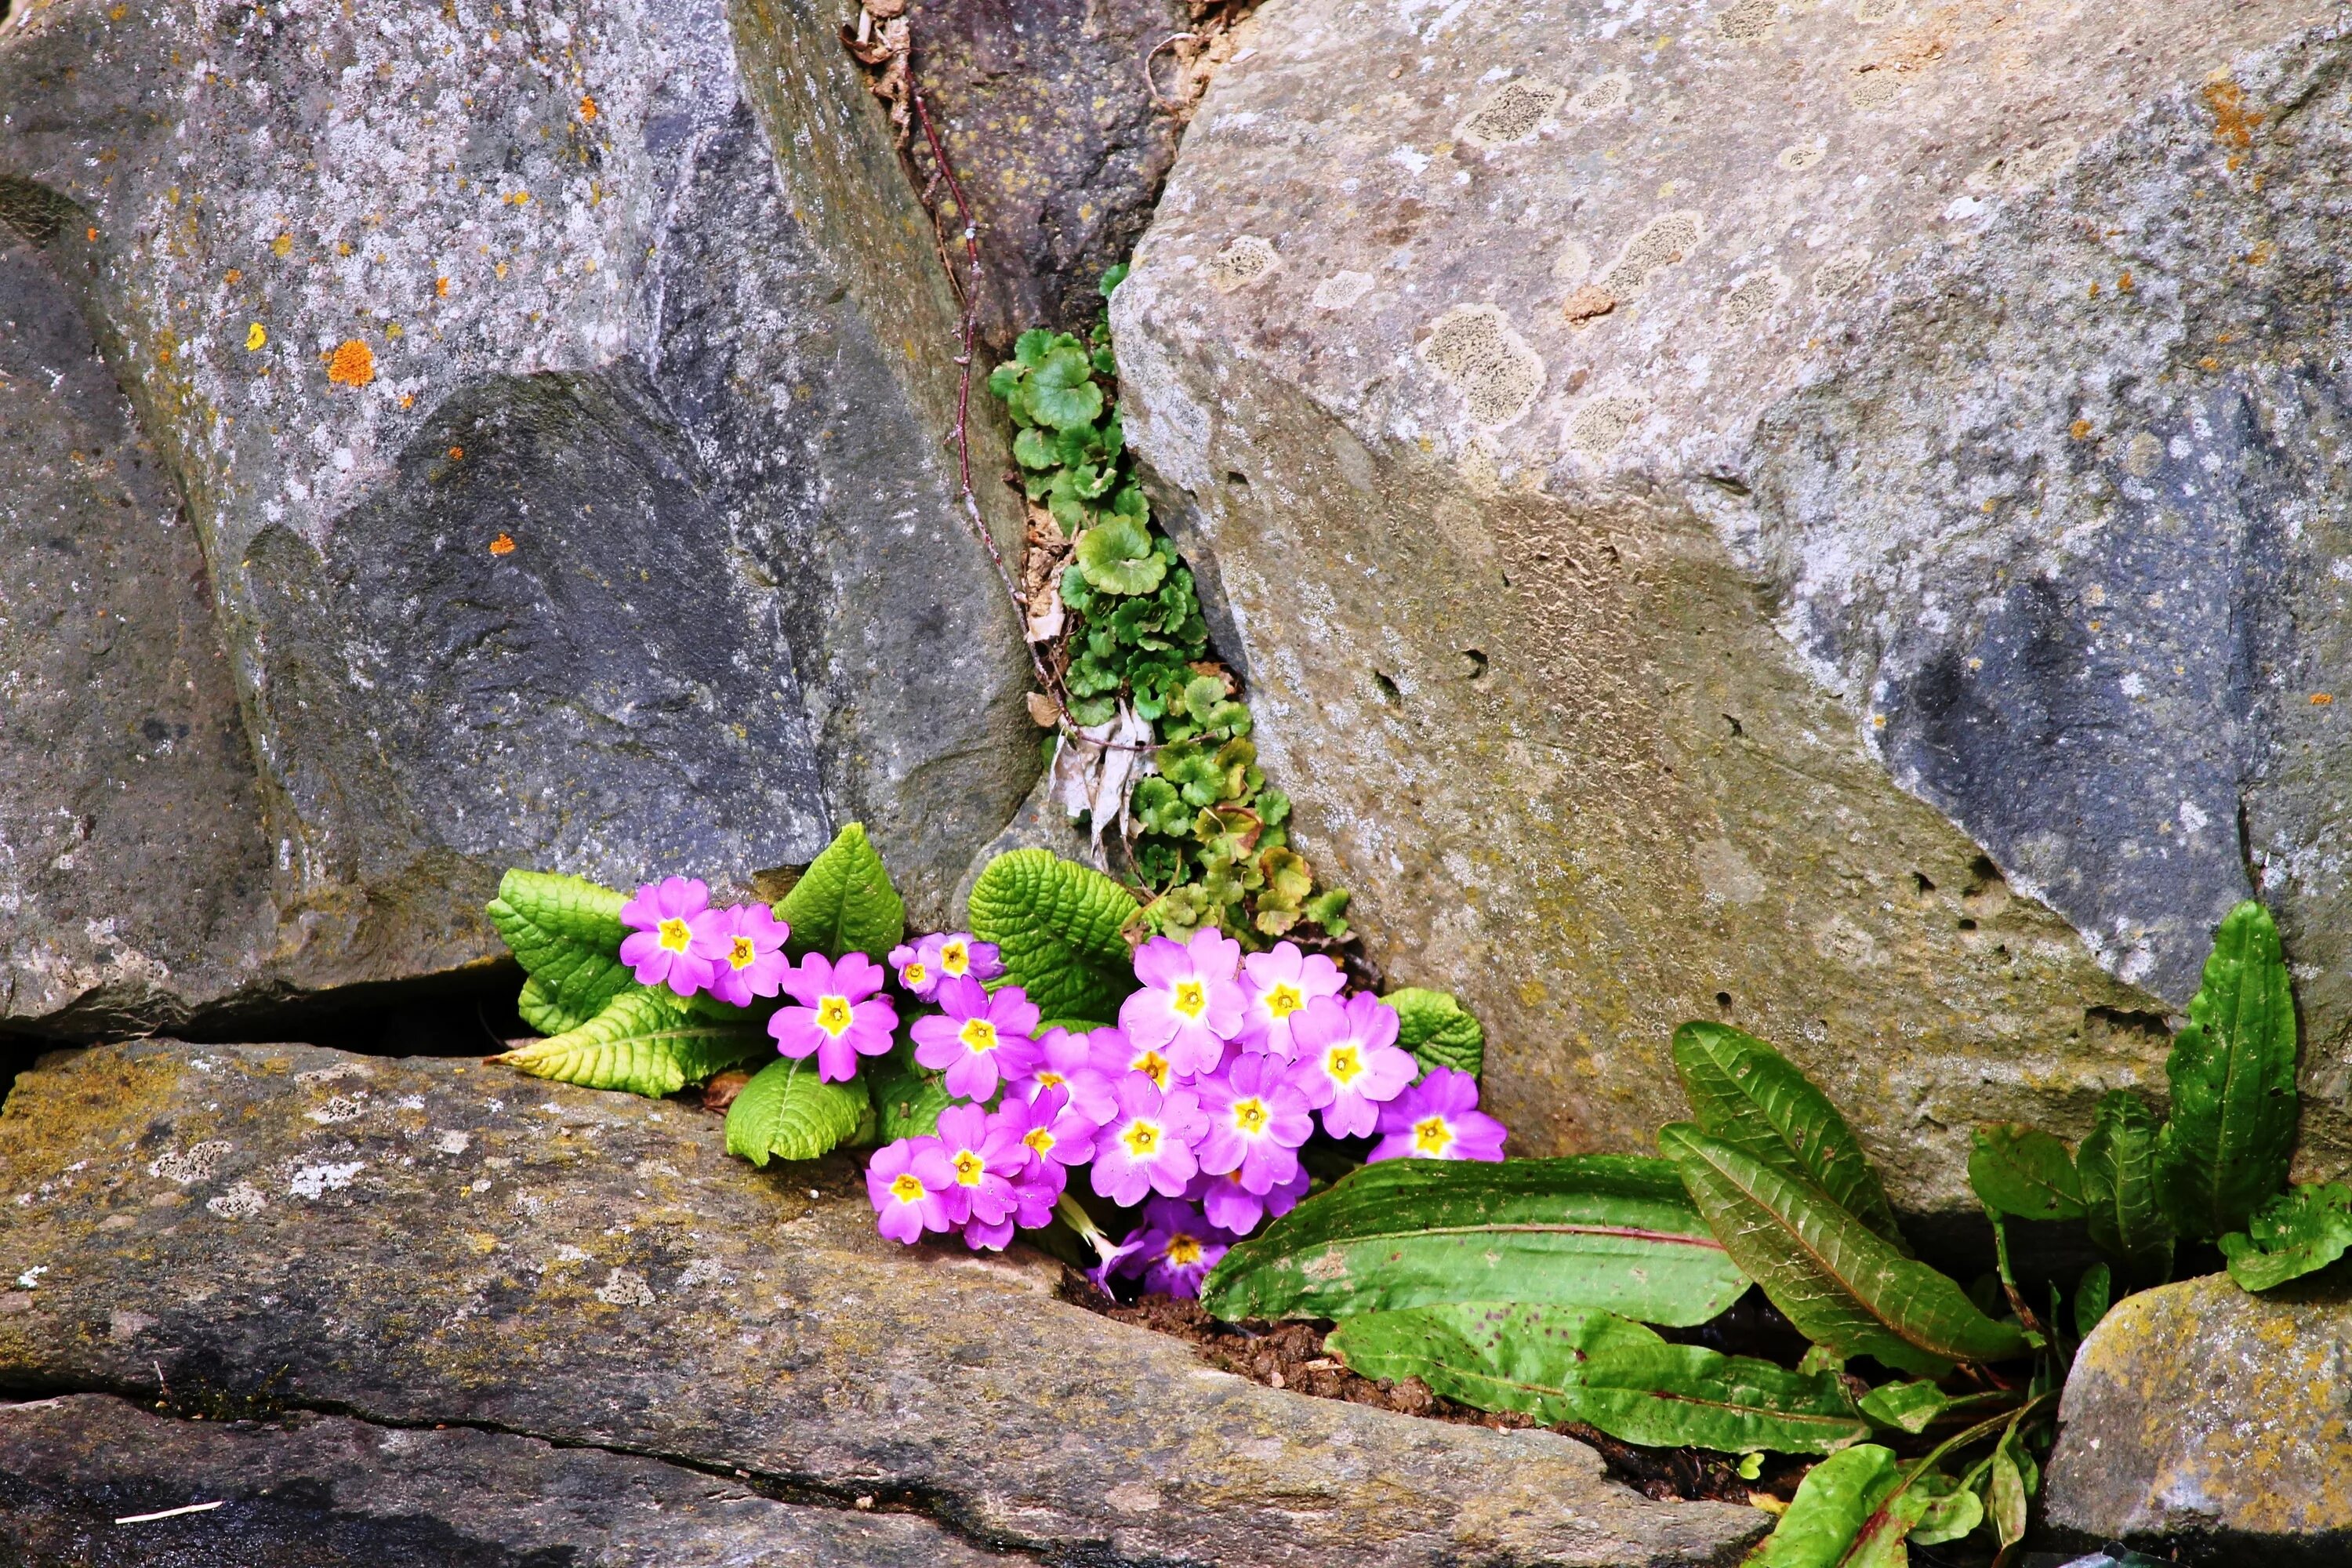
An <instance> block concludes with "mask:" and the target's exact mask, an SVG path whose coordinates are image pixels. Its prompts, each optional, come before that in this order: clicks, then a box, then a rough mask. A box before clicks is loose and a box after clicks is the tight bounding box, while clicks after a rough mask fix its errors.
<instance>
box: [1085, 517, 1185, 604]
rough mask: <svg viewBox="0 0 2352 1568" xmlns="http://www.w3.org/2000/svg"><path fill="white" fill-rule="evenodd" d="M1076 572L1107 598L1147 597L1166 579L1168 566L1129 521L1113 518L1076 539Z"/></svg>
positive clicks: (1140, 528) (1137, 525)
mask: <svg viewBox="0 0 2352 1568" xmlns="http://www.w3.org/2000/svg"><path fill="white" fill-rule="evenodd" d="M1076 554H1077V562H1078V570H1079V571H1081V572H1083V573H1085V574H1086V578H1087V583H1089V584H1092V585H1093V586H1095V587H1097V588H1099V589H1101V590H1102V591H1103V592H1104V593H1106V594H1149V593H1150V592H1151V591H1152V590H1153V589H1155V588H1157V587H1159V586H1160V580H1161V579H1162V578H1164V577H1166V576H1167V575H1168V563H1167V562H1166V561H1165V560H1163V559H1162V558H1161V557H1160V552H1158V551H1156V550H1154V549H1152V548H1151V536H1150V534H1149V533H1146V532H1145V531H1144V530H1143V525H1142V524H1141V523H1139V522H1137V521H1135V520H1134V519H1132V518H1125V517H1118V516H1112V517H1108V518H1106V519H1105V520H1104V521H1101V522H1098V523H1097V524H1095V525H1094V526H1093V527H1092V528H1089V529H1087V531H1085V532H1084V533H1081V534H1079V535H1078V542H1077V549H1076Z"/></svg>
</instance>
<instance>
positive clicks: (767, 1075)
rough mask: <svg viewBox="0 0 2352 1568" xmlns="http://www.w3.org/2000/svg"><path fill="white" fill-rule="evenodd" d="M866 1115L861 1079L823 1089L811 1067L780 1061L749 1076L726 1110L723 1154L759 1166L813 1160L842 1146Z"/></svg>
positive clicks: (805, 1063) (868, 1102)
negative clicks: (724, 1152)
mask: <svg viewBox="0 0 2352 1568" xmlns="http://www.w3.org/2000/svg"><path fill="white" fill-rule="evenodd" d="M872 1110H873V1101H872V1100H870V1099H869V1098H868V1096H867V1094H866V1084H865V1082H864V1080H863V1079H851V1080H850V1081H849V1082H847V1083H826V1082H824V1081H823V1080H822V1079H819V1078H818V1077H817V1071H816V1064H815V1063H814V1062H808V1061H788V1060H783V1059H781V1058H780V1059H778V1060H776V1061H772V1062H770V1063H769V1064H768V1065H767V1066H766V1067H764V1068H761V1069H760V1070H759V1071H758V1072H757V1073H754V1074H753V1075H752V1077H751V1082H749V1083H747V1084H745V1085H744V1086H743V1087H742V1089H741V1090H740V1091H739V1092H738V1093H737V1094H736V1096H735V1102H734V1103H733V1104H732V1105H730V1106H729V1107H728V1108H727V1152H729V1153H730V1154H740V1155H741V1156H742V1157H743V1158H745V1159H746V1160H749V1161H751V1163H753V1164H754V1165H761V1166H764V1165H766V1164H767V1163H768V1162H769V1161H770V1160H771V1159H777V1160H814V1159H815V1158H816V1157H817V1156H818V1155H820V1154H822V1153H824V1152H826V1151H827V1150H829V1149H832V1148H834V1147H835V1146H836V1145H839V1144H842V1143H845V1142H848V1141H849V1140H850V1138H851V1137H853V1136H854V1135H855V1134H856V1131H857V1127H858V1123H859V1122H860V1121H864V1120H866V1117H867V1116H868V1115H869V1114H870V1113H871V1112H872Z"/></svg>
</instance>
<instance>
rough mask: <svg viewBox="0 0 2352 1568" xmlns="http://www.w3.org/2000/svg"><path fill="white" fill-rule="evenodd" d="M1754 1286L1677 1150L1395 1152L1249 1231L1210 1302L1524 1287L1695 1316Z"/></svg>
mask: <svg viewBox="0 0 2352 1568" xmlns="http://www.w3.org/2000/svg"><path fill="white" fill-rule="evenodd" d="M1747 1285H1748V1280H1747V1277H1746V1276H1744V1275H1743V1274H1741V1273H1740V1271H1739V1269H1738V1268H1737V1267H1736V1266H1735V1265H1734V1264H1733V1262H1732V1260H1731V1258H1730V1256H1729V1255H1728V1254H1727V1252H1725V1250H1724V1248H1723V1246H1722V1244H1721V1243H1719V1242H1717V1240H1716V1239H1715V1237H1713V1236H1711V1235H1709V1234H1708V1232H1707V1228H1706V1223H1705V1222H1704V1221H1703V1220H1701V1219H1700V1217H1699V1215H1698V1214H1697V1213H1696V1211H1695V1210H1694V1209H1693V1208H1692V1207H1691V1205H1690V1200H1689V1199H1688V1198H1687V1197H1686V1196H1685V1194H1684V1193H1683V1190H1682V1184H1681V1183H1680V1182H1679V1181H1678V1180H1677V1179H1676V1178H1675V1173H1674V1169H1673V1167H1671V1166H1669V1165H1668V1164H1667V1163H1665V1162H1664V1161H1663V1160H1648V1159H1641V1158H1638V1157H1633V1156H1627V1155H1614V1154H1595V1155H1586V1156H1581V1157H1578V1158H1574V1159H1564V1160H1511V1161H1507V1162H1504V1163H1482V1162H1473V1161H1452V1160H1390V1161H1385V1162H1383V1163H1380V1164H1377V1165H1366V1166H1364V1167H1362V1168H1360V1169H1359V1170H1356V1171H1352V1172H1350V1173H1349V1174H1347V1175H1346V1176H1344V1177H1342V1178H1340V1180H1339V1182H1338V1183H1336V1184H1334V1185H1333V1186H1332V1187H1331V1188H1330V1189H1329V1190H1328V1191H1326V1192H1323V1193H1319V1194H1316V1195H1315V1196H1313V1197H1310V1198H1308V1199H1307V1201H1306V1202H1304V1203H1302V1204H1300V1205H1298V1206H1297V1208H1295V1209H1293V1210H1291V1211H1290V1213H1288V1214H1287V1215H1283V1216H1282V1217H1281V1218H1280V1219H1278V1220H1276V1221H1275V1222H1274V1224H1272V1225H1271V1226H1267V1227H1266V1228H1265V1230H1263V1231H1261V1232H1259V1233H1258V1234H1257V1235H1255V1236H1253V1237H1246V1238H1244V1240H1242V1241H1240V1242H1238V1243H1236V1244H1235V1245H1234V1247H1233V1249H1232V1250H1231V1251H1229V1252H1227V1253H1226V1254H1225V1256H1224V1259H1223V1261H1222V1262H1220V1263H1219V1264H1218V1265H1217V1267H1216V1268H1214V1269H1213V1270H1212V1271H1211V1273H1210V1275H1209V1277H1208V1279H1206V1280H1205V1281H1203V1283H1202V1290H1201V1304H1202V1306H1203V1307H1205V1308H1207V1309H1208V1310H1209V1311H1210V1312H1212V1313H1213V1314H1214V1315H1215V1316H1217V1317H1220V1318H1223V1319H1226V1320H1228V1321H1235V1320H1239V1319H1244V1318H1339V1319H1346V1318H1351V1317H1354V1316H1356V1315H1357V1314H1358V1313H1361V1312H1375V1311H1391V1310H1398V1309H1402V1308H1406V1307H1421V1306H1429V1305H1433V1304H1435V1303H1440V1302H1448V1301H1492V1300H1499V1299H1508V1300H1515V1301H1518V1302H1522V1303H1531V1304H1540V1305H1549V1306H1564V1307H1597V1308H1601V1309H1602V1310H1608V1311H1613V1312H1617V1313H1620V1314H1622V1315H1623V1316H1625V1317H1628V1318H1634V1319H1639V1320H1642V1321H1647V1322H1653V1323H1664V1324H1668V1325H1670V1326H1676V1327H1681V1326H1687V1325H1689V1324H1693V1323H1703V1322H1705V1321H1706V1320H1707V1319H1709V1318H1711V1317H1714V1316H1715V1315H1716V1314H1717V1312H1720V1311H1721V1310H1723V1309H1724V1308H1726V1307H1727V1306H1729V1305H1730V1304H1731V1303H1732V1302H1733V1301H1734V1300H1737V1299H1738V1295H1739V1293H1740V1291H1742V1290H1744V1289H1747Z"/></svg>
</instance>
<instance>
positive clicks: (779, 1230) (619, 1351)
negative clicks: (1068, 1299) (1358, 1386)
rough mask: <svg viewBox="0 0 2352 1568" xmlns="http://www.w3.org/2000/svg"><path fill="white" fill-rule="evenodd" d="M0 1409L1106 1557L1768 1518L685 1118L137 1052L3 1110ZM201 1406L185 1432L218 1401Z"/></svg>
mask: <svg viewBox="0 0 2352 1568" xmlns="http://www.w3.org/2000/svg"><path fill="white" fill-rule="evenodd" d="M0 1173H5V1185H0V1193H5V1194H6V1201H0V1285H5V1282H6V1281H8V1280H15V1281H16V1288H15V1289H0V1386H6V1387H14V1388H32V1389H41V1390H50V1389H56V1390H77V1389H102V1390H110V1391H116V1392H121V1393H125V1394H137V1395H138V1396H140V1397H142V1398H152V1397H154V1395H155V1394H156V1392H157V1391H158V1390H159V1386H160V1385H159V1383H158V1377H159V1369H160V1377H161V1379H162V1380H163V1383H167V1384H169V1386H170V1389H171V1392H172V1396H173V1398H175V1399H181V1400H184V1401H192V1402H200V1401H205V1400H215V1401H218V1400H223V1399H227V1400H229V1401H231V1402H232V1403H234V1402H235V1401H236V1399H238V1398H239V1397H242V1398H243V1399H246V1400H250V1401H257V1402H260V1403H261V1404H263V1405H266V1406H274V1407H289V1408H296V1409H299V1408H303V1407H311V1408H323V1409H329V1410H332V1411H335V1412H339V1413H342V1414H347V1415H352V1416H353V1417H355V1418H357V1419H361V1420H365V1421H370V1422H375V1423H384V1424H394V1425H401V1426H414V1425H419V1424H424V1425H430V1424H434V1423H439V1422H446V1423H449V1424H452V1425H458V1424H467V1425H473V1426H486V1427H489V1428H492V1429H496V1430H499V1431H504V1432H510V1433H517V1434H521V1435H525V1436H536V1437H541V1438H545V1439H547V1440H548V1441H551V1442H554V1443H557V1444H560V1445H565V1446H574V1445H589V1446H593V1447H604V1448H611V1449H616V1450H622V1451H625V1452H629V1453H635V1454H640V1455H645V1456H648V1457H652V1458H662V1459H666V1460H668V1461H672V1462H678V1463H687V1464H692V1465H696V1466H699V1467H703V1468H716V1469H719V1470H722V1471H728V1472H731V1471H735V1470H741V1471H745V1472H748V1473H749V1474H750V1475H751V1477H752V1478H753V1479H757V1480H759V1481H760V1482H761V1483H762V1484H763V1485H768V1486H773V1487H779V1488H809V1489H816V1490H818V1491H820V1492H823V1493H824V1494H826V1495H827V1496H832V1497H853V1498H854V1497H855V1496H856V1495H860V1494H865V1495H871V1496H874V1497H877V1498H878V1499H881V1500H885V1501H893V1500H900V1501H905V1502H909V1503H913V1504H916V1505H918V1506H919V1507H920V1508H922V1509H923V1510H925V1511H926V1512H928V1513H929V1514H931V1515H932V1516H933V1517H935V1518H937V1519H939V1520H940V1521H942V1522H944V1523H946V1524H948V1525H949V1526H950V1528H951V1529H953V1530H954V1531H957V1532H958V1533H959V1534H961V1535H962V1536H964V1537H966V1538H967V1539H970V1540H974V1541H983V1542H988V1543H991V1544H992V1545H996V1546H1001V1547H1008V1548H1024V1549H1028V1550H1033V1551H1038V1552H1045V1553H1047V1554H1048V1555H1050V1556H1052V1557H1053V1558H1055V1559H1056V1560H1068V1561H1074V1562H1087V1563H1105V1564H1113V1563H1228V1564H1255V1563H1286V1564H1288V1563H1295V1564H1307V1563H1336V1562H1347V1563H1365V1564H1410V1563H1427V1564H1437V1563H1493V1564H1503V1563H1512V1564H1538V1563H1578V1564H1619V1563H1624V1564H1633V1563H1644V1564H1648V1563H1656V1564H1665V1563H1690V1564H1698V1563H1730V1562H1732V1561H1734V1560H1736V1559H1737V1558H1738V1555H1739V1554H1740V1550H1741V1548H1742V1547H1743V1545H1744V1544H1745V1543H1747V1542H1750V1541H1752V1540H1754V1539H1755V1538H1756V1537H1757V1536H1758V1535H1759V1534H1760V1533H1761V1532H1762V1531H1763V1529H1764V1528H1765V1526H1766V1524H1767V1523H1768V1522H1769V1521H1767V1520H1766V1518H1765V1516H1763V1515H1761V1514H1759V1513H1756V1512H1754V1511H1753V1510H1748V1509H1743V1508H1732V1507H1727V1506H1723V1505H1717V1504H1668V1503H1654V1502H1651V1501H1648V1500H1645V1499H1643V1498H1642V1497H1640V1496H1638V1495H1636V1494H1635V1493H1633V1491H1631V1490H1629V1489H1625V1488H1624V1487H1622V1486H1620V1485H1618V1484H1617V1483H1615V1482H1613V1481H1610V1480H1608V1479H1605V1478H1604V1477H1603V1474H1602V1471H1601V1460H1600V1458H1599V1456H1598V1455H1596V1454H1594V1453H1593V1452H1592V1451H1591V1449H1590V1448H1588V1447H1584V1446H1583V1445H1582V1444H1580V1443H1577V1442H1575V1441H1573V1440H1571V1439H1569V1438H1566V1437H1561V1436H1555V1435H1553V1434H1550V1433H1546V1432H1496V1431H1490V1430H1488V1429H1486V1428H1485V1427H1480V1426H1452V1425H1446V1424H1443V1423H1438V1422H1433V1421H1424V1420H1421V1419H1419V1418H1416V1417H1412V1416H1406V1415H1394V1414H1391V1413H1388V1412H1383V1411H1376V1410H1371V1409H1368V1408H1366V1407H1363V1406H1360V1405H1346V1404H1341V1403H1339V1402H1337V1401H1326V1400H1318V1399H1313V1398H1309V1397H1307V1396H1305V1395H1300V1394H1289V1393H1285V1392H1281V1391H1278V1390H1275V1389H1270V1388H1265V1387H1262V1386H1260V1385H1258V1384H1252V1383H1248V1382H1244V1381H1243V1380H1242V1379H1239V1378H1236V1377H1234V1376H1232V1375H1230V1374H1228V1373H1219V1372H1215V1371H1213V1370H1211V1369H1210V1368H1208V1367H1206V1366H1204V1365H1202V1363H1200V1362H1198V1361H1197V1360H1196V1359H1194V1357H1193V1355H1192V1352H1191V1350H1190V1349H1189V1348H1188V1347H1186V1346H1185V1345H1183V1344H1182V1343H1181V1342H1178V1341H1175V1340H1172V1339H1168V1338H1163V1337H1161V1336H1159V1335H1156V1334H1153V1333H1151V1332H1150V1331H1144V1330H1140V1329H1130V1328H1127V1327H1124V1326H1122V1325H1118V1324H1115V1323H1112V1322H1110V1321H1107V1320H1105V1319H1103V1318H1100V1317H1097V1316H1096V1315H1094V1314H1092V1313H1089V1312H1087V1311H1085V1310H1081V1309H1079V1308H1077V1307H1074V1306H1069V1305H1066V1304H1064V1303H1063V1302H1061V1301H1060V1300H1056V1299H1055V1285H1056V1281H1057V1277H1058V1266H1055V1265H1051V1264H1049V1263H1047V1262H1046V1261H1045V1259H1043V1258H1038V1257H1036V1256H1035V1255H1034V1254H1029V1253H1026V1252H1025V1251H1023V1252H1015V1253H1013V1254H1012V1255H1009V1256H1007V1257H1005V1258H990V1257H975V1256H972V1255H970V1254H966V1253H964V1252H962V1251H961V1248H955V1249H951V1250H950V1249H932V1248H919V1249H914V1250H908V1249H905V1248H901V1247H898V1246H897V1245H896V1244H894V1243H890V1242H886V1241H884V1240H882V1239H881V1238H880V1237H877V1236H876V1235H875V1233H874V1229H873V1217H872V1211H871V1210H870V1208H869V1207H868V1206H867V1205H866V1199H865V1195H864V1184H863V1180H862V1177H861V1174H860V1173H859V1172H858V1171H857V1170H856V1167H855V1166H854V1165H853V1164H851V1163H849V1162H847V1161H845V1160H835V1161H830V1162H825V1163H819V1164H816V1165H814V1166H800V1167H793V1166H789V1165H779V1166H775V1167H772V1168H771V1169H770V1170H769V1171H768V1172H766V1173H759V1172H755V1171H753V1170H752V1169H751V1167H750V1166H749V1165H747V1164H744V1163H741V1162H740V1161H736V1160H733V1159H730V1158H729V1157H728V1156H727V1155H726V1154H725V1153H724V1152H722V1149H721V1135H720V1129H719V1123H718V1121H717V1120H716V1119H714V1118H711V1117H708V1116H705V1115H703V1114H702V1113H700V1112H698V1111H696V1110H688V1109H686V1108H684V1107H682V1106H680V1105H678V1104H677V1103H674V1102H663V1101H655V1100H637V1099H633V1098H630V1097H628V1096H625V1095H616V1094H601V1093H597V1092H594V1091H592V1090H586V1089H572V1088H568V1087H565V1086H562V1085H551V1084H547V1083H543V1082H540V1081H537V1080H532V1079H521V1078H519V1077H517V1076H515V1075H514V1074H512V1073H511V1072H509V1070H507V1069H505V1068H497V1067H489V1066H485V1065H481V1064H478V1063H467V1062H457V1061H449V1060H435V1059H427V1058H415V1059H408V1060H385V1059H380V1058H379V1059H364V1058H357V1057H352V1056H348V1055H345V1054H343V1053H340V1052H335V1051H328V1050H322V1049H319V1048H316V1047H304V1046H283V1047H269V1046H246V1047H190V1046H182V1045H175V1044H159V1043H142V1044H135V1045H127V1046H104V1047H94V1048H91V1049H89V1050H87V1051H84V1052H81V1053H79V1054H77V1055H74V1056H71V1057H52V1058H48V1059H47V1062H46V1063H45V1064H44V1065H43V1066H42V1067H40V1068H37V1070H35V1071H33V1072H31V1073H28V1074H27V1075H26V1076H25V1077H24V1078H22V1079H18V1080H17V1084H16V1089H15V1090H14V1092H13V1093H12V1094H11V1095H10V1097H9V1100H8V1103H7V1107H6V1111H5V1115H0ZM199 1407H201V1405H199Z"/></svg>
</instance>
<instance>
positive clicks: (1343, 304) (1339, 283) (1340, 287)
mask: <svg viewBox="0 0 2352 1568" xmlns="http://www.w3.org/2000/svg"><path fill="white" fill-rule="evenodd" d="M1371 289H1372V278H1371V274H1370V273H1369V272H1334V273H1333V274H1331V276H1330V277H1328V278H1326V279H1323V281H1322V282H1320V283H1318V284H1317V285H1315V292H1314V294H1313V295H1312V296H1311V298H1312V299H1313V300H1314V302H1315V308H1316V309H1317V310H1346V309H1347V308H1348V307H1349V306H1350V305H1352V304H1354V303H1355V302H1356V301H1357V300H1360V299H1362V298H1363V297H1364V296H1365V295H1366V294H1369V293H1370V292H1371Z"/></svg>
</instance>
